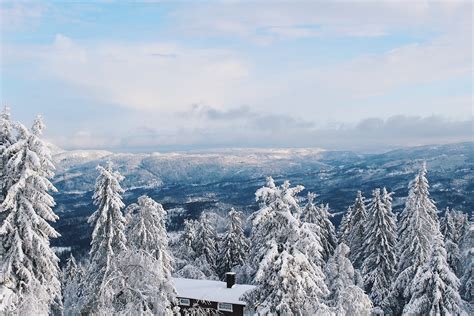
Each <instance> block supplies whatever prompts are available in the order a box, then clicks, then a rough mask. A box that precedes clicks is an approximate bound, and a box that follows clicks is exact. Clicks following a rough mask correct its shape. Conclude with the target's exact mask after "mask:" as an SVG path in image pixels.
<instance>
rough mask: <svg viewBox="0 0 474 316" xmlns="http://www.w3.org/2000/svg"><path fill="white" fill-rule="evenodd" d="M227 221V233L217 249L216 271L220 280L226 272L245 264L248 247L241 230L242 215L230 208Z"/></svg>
mask: <svg viewBox="0 0 474 316" xmlns="http://www.w3.org/2000/svg"><path fill="white" fill-rule="evenodd" d="M228 220H229V222H228V224H227V231H226V233H225V235H224V238H223V239H222V242H221V243H220V247H219V249H220V253H219V263H218V271H219V274H220V276H221V278H222V277H223V276H224V275H225V273H226V272H230V271H232V269H234V268H235V267H239V266H242V265H243V264H244V263H245V259H246V258H247V255H248V251H249V247H250V244H249V241H248V239H247V237H245V234H244V230H243V228H242V213H241V212H237V211H236V210H234V209H233V208H232V209H231V210H230V211H229V215H228Z"/></svg>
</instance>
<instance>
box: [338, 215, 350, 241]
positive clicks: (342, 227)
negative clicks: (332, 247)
mask: <svg viewBox="0 0 474 316" xmlns="http://www.w3.org/2000/svg"><path fill="white" fill-rule="evenodd" d="M351 216H352V208H351V207H350V206H349V207H348V208H347V211H346V213H344V215H343V216H342V219H341V223H340V224H339V229H338V232H337V239H338V242H339V243H340V244H342V243H344V244H348V243H349V234H350V232H351V229H352V227H351Z"/></svg>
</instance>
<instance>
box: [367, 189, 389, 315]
mask: <svg viewBox="0 0 474 316" xmlns="http://www.w3.org/2000/svg"><path fill="white" fill-rule="evenodd" d="M387 196H388V193H387V192H386V190H384V194H383V196H382V195H381V194H380V189H375V190H374V191H373V196H372V200H371V202H370V204H369V219H368V222H367V236H366V239H365V244H364V252H365V253H366V254H367V257H366V258H365V259H364V261H363V263H362V268H361V270H362V274H363V276H364V286H365V290H366V291H367V293H369V296H370V298H371V300H372V302H373V303H374V305H375V306H382V302H384V300H385V299H386V298H387V297H388V294H389V292H390V286H391V281H392V277H393V275H394V273H395V268H396V249H395V247H396V229H397V228H396V224H395V218H394V215H393V213H392V212H391V211H390V205H388V206H387V205H386V204H385V203H384V202H383V200H386V198H387Z"/></svg>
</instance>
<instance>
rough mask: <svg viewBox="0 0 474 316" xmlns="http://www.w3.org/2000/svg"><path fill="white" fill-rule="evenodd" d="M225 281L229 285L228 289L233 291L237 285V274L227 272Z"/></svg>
mask: <svg viewBox="0 0 474 316" xmlns="http://www.w3.org/2000/svg"><path fill="white" fill-rule="evenodd" d="M225 281H226V283H227V288H228V289H231V288H232V287H233V286H234V284H235V272H227V273H226V274H225Z"/></svg>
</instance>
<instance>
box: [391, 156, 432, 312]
mask: <svg viewBox="0 0 474 316" xmlns="http://www.w3.org/2000/svg"><path fill="white" fill-rule="evenodd" d="M436 213H437V210H436V206H435V204H434V202H433V200H432V199H431V197H430V193H429V184H428V180H427V179H426V164H425V163H424V164H423V166H422V168H421V170H420V171H419V173H418V174H417V176H416V177H415V179H414V180H413V181H411V182H410V184H409V193H408V198H407V200H406V203H405V208H404V209H403V211H402V213H401V218H400V221H399V228H398V243H397V253H398V264H397V272H396V276H397V277H396V279H395V281H394V283H393V284H392V290H391V294H390V303H389V305H390V309H391V311H389V310H387V312H390V313H394V314H400V313H401V311H402V310H403V309H404V307H405V305H406V304H407V303H408V302H409V301H410V300H411V298H412V294H413V293H412V289H413V288H414V286H413V282H414V281H413V280H414V277H415V274H416V271H417V270H418V268H419V267H420V266H422V265H423V264H424V263H425V261H426V260H427V258H428V256H429V254H430V250H431V244H432V238H433V236H437V230H439V221H438V215H437V214H436Z"/></svg>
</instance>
